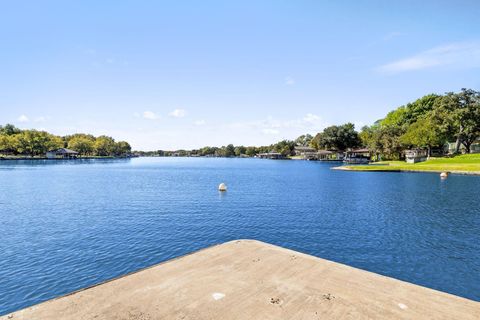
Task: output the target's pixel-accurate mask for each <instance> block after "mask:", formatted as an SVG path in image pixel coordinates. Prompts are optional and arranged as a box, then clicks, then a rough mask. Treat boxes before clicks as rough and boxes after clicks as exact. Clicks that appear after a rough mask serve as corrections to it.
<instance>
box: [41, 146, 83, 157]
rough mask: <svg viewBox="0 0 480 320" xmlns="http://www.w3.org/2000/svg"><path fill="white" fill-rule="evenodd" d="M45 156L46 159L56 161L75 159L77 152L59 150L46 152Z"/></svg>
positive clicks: (65, 149)
mask: <svg viewBox="0 0 480 320" xmlns="http://www.w3.org/2000/svg"><path fill="white" fill-rule="evenodd" d="M46 156H47V158H48V159H56V158H63V159H76V158H77V156H78V152H77V151H74V150H70V149H67V148H60V149H57V150H51V151H48V152H47V154H46Z"/></svg>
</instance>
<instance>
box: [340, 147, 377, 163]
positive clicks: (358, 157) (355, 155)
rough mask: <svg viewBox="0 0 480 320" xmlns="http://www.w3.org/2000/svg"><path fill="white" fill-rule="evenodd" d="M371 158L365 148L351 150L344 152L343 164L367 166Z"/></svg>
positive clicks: (370, 154)
mask: <svg viewBox="0 0 480 320" xmlns="http://www.w3.org/2000/svg"><path fill="white" fill-rule="evenodd" d="M371 158H372V153H371V152H370V150H368V149H366V148H362V149H353V150H349V151H347V152H345V158H344V160H343V162H345V163H348V164H368V163H369V162H370V159H371Z"/></svg>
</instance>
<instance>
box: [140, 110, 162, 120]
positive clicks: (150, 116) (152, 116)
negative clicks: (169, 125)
mask: <svg viewBox="0 0 480 320" xmlns="http://www.w3.org/2000/svg"><path fill="white" fill-rule="evenodd" d="M142 117H143V118H144V119H148V120H157V119H159V118H160V116H159V115H157V114H156V113H155V112H152V111H144V112H143V114H142Z"/></svg>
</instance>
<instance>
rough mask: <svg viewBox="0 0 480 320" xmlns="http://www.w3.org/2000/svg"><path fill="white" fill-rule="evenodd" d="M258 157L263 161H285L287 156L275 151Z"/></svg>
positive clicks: (260, 154)
mask: <svg viewBox="0 0 480 320" xmlns="http://www.w3.org/2000/svg"><path fill="white" fill-rule="evenodd" d="M257 157H258V158H261V159H274V160H280V159H285V156H284V155H283V154H281V153H279V152H275V151H270V152H266V153H259V154H257Z"/></svg>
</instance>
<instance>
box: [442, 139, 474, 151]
mask: <svg viewBox="0 0 480 320" xmlns="http://www.w3.org/2000/svg"><path fill="white" fill-rule="evenodd" d="M455 145H456V143H455V142H448V143H447V144H445V151H446V152H447V153H449V154H452V153H455ZM460 152H461V153H466V150H465V146H464V145H463V144H461V145H460ZM470 153H480V139H479V140H477V141H475V142H474V143H472V145H471V146H470Z"/></svg>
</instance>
